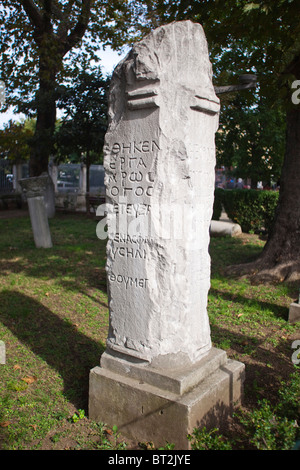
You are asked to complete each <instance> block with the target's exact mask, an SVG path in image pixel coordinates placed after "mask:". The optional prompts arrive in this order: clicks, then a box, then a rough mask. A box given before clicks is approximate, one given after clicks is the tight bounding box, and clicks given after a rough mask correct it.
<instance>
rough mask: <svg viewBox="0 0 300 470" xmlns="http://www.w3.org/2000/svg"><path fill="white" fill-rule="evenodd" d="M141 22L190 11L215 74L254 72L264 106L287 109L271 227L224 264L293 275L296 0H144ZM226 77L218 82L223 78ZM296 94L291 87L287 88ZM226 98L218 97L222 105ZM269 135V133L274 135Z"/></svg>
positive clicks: (297, 266) (298, 73)
mask: <svg viewBox="0 0 300 470" xmlns="http://www.w3.org/2000/svg"><path fill="white" fill-rule="evenodd" d="M143 3H144V4H146V6H147V13H146V14H147V18H148V24H147V25H146V27H148V28H149V27H154V26H157V25H158V24H163V23H166V22H170V21H178V20H184V19H190V20H193V21H197V22H199V23H201V24H202V25H203V27H204V30H205V33H206V36H207V39H208V43H209V49H210V52H211V58H212V61H213V64H214V68H215V71H216V72H217V74H216V77H215V79H216V84H218V85H225V84H227V83H226V80H229V79H230V80H231V79H232V75H233V74H234V73H235V74H236V75H239V74H240V73H244V72H252V73H256V74H257V76H258V82H259V93H260V94H261V96H263V97H264V98H265V99H266V104H267V106H269V107H270V109H271V108H272V107H273V108H275V107H280V108H281V109H282V110H284V112H285V115H286V143H285V155H284V161H283V167H282V171H281V178H280V196H279V204H278V207H277V211H276V217H275V222H274V225H273V229H272V231H271V233H270V235H269V238H268V240H267V243H266V245H265V247H264V250H263V252H262V254H261V256H259V258H258V259H257V260H256V261H255V262H253V263H250V264H245V265H241V266H236V267H235V268H234V269H232V271H231V272H235V273H237V274H243V273H244V274H248V275H250V274H251V275H252V277H253V279H256V280H264V281H266V280H269V281H282V280H287V281H296V282H299V280H300V184H299V175H300V104H299V99H294V100H292V99H291V98H292V95H293V93H294V92H295V89H293V88H291V87H292V85H293V86H296V87H297V86H298V88H299V86H300V82H299V80H300V21H299V13H300V1H299V0H276V1H275V2H274V0H256V1H249V0H227V1H226V2H223V1H219V0H202V1H189V0H179V1H176V2H171V1H169V0H147V1H145V2H143ZM224 82H225V83H224ZM294 96H295V95H294ZM225 104H226V102H225V103H224V101H223V106H224V105H225ZM274 137H276V136H275V135H274Z"/></svg>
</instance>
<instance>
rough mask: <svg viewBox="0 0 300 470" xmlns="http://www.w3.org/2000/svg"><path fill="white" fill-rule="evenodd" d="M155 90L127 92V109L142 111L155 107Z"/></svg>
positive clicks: (146, 89)
mask: <svg viewBox="0 0 300 470" xmlns="http://www.w3.org/2000/svg"><path fill="white" fill-rule="evenodd" d="M157 94H158V92H157V90H156V89H150V88H139V89H137V90H132V91H128V92H127V100H128V108H129V109H131V110H134V109H143V108H153V107H157V106H158V104H157V103H156V101H155V98H156V97H157Z"/></svg>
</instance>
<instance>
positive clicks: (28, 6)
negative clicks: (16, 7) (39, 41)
mask: <svg viewBox="0 0 300 470" xmlns="http://www.w3.org/2000/svg"><path fill="white" fill-rule="evenodd" d="M20 4H21V5H22V7H23V8H24V10H25V13H26V15H27V17H28V19H29V21H30V23H31V24H32V26H33V27H34V29H35V30H40V31H42V29H43V16H42V13H41V11H40V10H39V8H37V6H36V5H35V4H34V2H33V1H32V0H20Z"/></svg>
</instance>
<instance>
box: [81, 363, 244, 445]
mask: <svg viewBox="0 0 300 470" xmlns="http://www.w3.org/2000/svg"><path fill="white" fill-rule="evenodd" d="M206 374H207V371H206ZM187 375H188V373H187ZM183 378H184V372H182V379H183ZM243 381H244V365H243V364H241V363H240V362H237V361H227V362H226V363H225V364H224V365H222V366H220V367H219V368H217V369H215V370H214V371H212V373H211V374H208V375H205V376H204V378H203V380H201V381H200V382H199V383H198V384H197V385H196V386H194V387H193V388H191V389H190V390H188V391H187V392H186V393H184V394H182V395H180V394H177V393H174V392H171V391H170V390H166V389H165V388H161V381H160V380H158V382H157V386H155V384H154V383H152V384H149V383H148V382H147V381H143V380H141V379H137V378H132V376H131V374H129V373H128V375H121V374H118V373H116V372H115V371H111V370H109V369H107V368H103V367H95V368H94V369H92V370H91V372H90V402H89V416H90V417H91V418H92V419H94V420H96V421H103V422H105V423H107V424H108V425H110V426H113V425H115V424H117V426H118V429H119V431H120V432H121V433H122V434H123V435H124V436H127V437H130V438H132V439H136V440H137V441H151V442H153V443H154V445H155V446H157V447H159V446H163V445H165V444H166V442H167V441H168V442H169V443H172V444H175V449H176V450H186V449H189V447H190V442H189V441H188V439H187V434H189V433H192V432H193V430H194V428H197V427H201V426H206V427H207V428H213V427H218V428H219V429H222V426H223V425H224V423H225V422H226V420H227V419H228V416H229V415H230V414H231V413H232V411H233V410H234V408H235V407H236V406H238V405H239V404H240V403H241V397H242V393H243Z"/></svg>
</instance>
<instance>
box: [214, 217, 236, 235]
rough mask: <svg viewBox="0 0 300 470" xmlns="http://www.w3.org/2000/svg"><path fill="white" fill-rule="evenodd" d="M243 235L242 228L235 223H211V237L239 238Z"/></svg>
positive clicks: (217, 221) (219, 221) (218, 221)
mask: <svg viewBox="0 0 300 470" xmlns="http://www.w3.org/2000/svg"><path fill="white" fill-rule="evenodd" d="M241 233H242V229H241V226H240V225H239V224H235V223H233V222H225V221H223V220H212V221H211V223H210V235H211V237H237V236H238V235H241Z"/></svg>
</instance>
